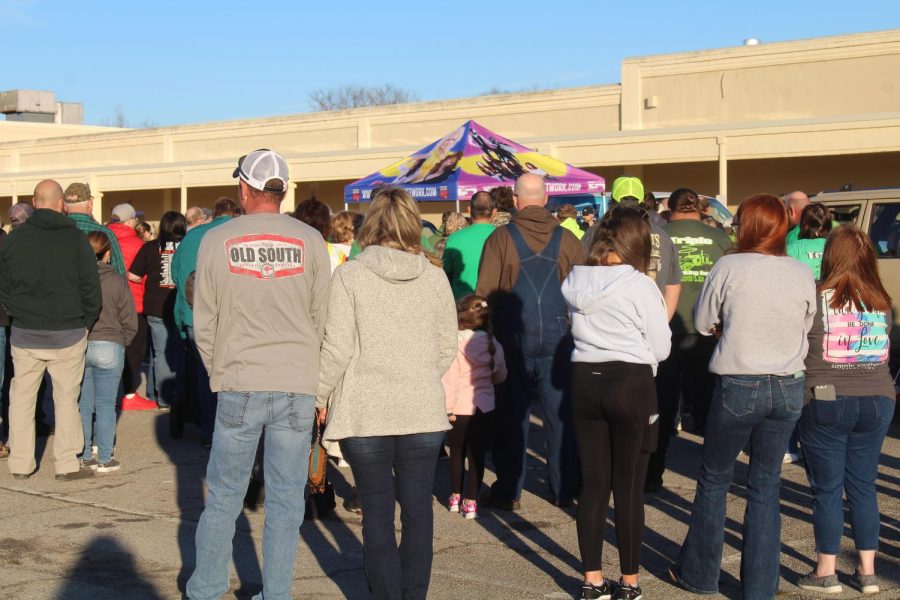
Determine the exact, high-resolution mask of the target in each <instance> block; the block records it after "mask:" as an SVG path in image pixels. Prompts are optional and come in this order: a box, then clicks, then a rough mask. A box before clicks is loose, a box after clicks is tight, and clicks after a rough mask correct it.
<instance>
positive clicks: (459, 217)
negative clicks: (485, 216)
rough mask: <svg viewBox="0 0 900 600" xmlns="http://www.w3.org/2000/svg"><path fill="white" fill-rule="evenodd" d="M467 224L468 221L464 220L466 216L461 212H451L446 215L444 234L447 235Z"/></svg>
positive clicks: (463, 227)
mask: <svg viewBox="0 0 900 600" xmlns="http://www.w3.org/2000/svg"><path fill="white" fill-rule="evenodd" d="M468 226H469V222H468V221H466V217H465V216H464V215H463V214H462V213H458V212H452V213H450V215H449V216H448V217H447V222H446V224H445V225H444V236H445V237H446V236H449V235H450V234H451V233H456V232H457V231H459V230H460V229H465V228H466V227H468Z"/></svg>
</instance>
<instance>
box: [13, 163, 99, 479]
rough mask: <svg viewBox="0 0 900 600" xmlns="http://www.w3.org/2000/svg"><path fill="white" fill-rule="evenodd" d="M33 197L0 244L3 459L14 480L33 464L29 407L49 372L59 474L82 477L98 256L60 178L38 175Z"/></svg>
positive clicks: (96, 312) (32, 409) (88, 473)
mask: <svg viewBox="0 0 900 600" xmlns="http://www.w3.org/2000/svg"><path fill="white" fill-rule="evenodd" d="M33 203H34V213H33V214H32V215H31V217H30V218H29V219H28V220H27V221H26V222H25V223H24V224H23V225H21V226H20V227H18V228H16V229H15V230H14V231H13V232H12V233H10V234H9V237H8V239H7V241H6V243H5V244H4V245H3V248H2V249H0V302H2V304H3V306H5V307H6V310H7V312H8V313H9V317H10V320H11V327H10V347H11V354H12V359H13V368H14V375H13V379H12V383H11V384H10V388H9V445H10V454H9V459H8V461H7V465H8V467H9V471H10V473H12V474H13V477H15V478H16V479H27V478H28V477H30V476H31V474H32V473H33V472H34V470H35V468H36V466H37V465H36V462H35V457H34V437H35V430H34V412H35V405H36V399H37V393H38V388H39V386H40V384H41V380H42V379H43V377H44V372H45V371H46V372H48V373H49V374H50V379H51V381H52V382H53V404H54V407H55V410H56V435H55V436H54V440H53V459H54V460H53V462H54V467H55V470H56V479H57V480H59V481H68V480H73V479H82V478H85V477H90V476H92V475H93V474H94V472H93V471H92V470H91V469H90V467H88V466H86V465H83V464H82V463H81V462H79V460H78V454H79V453H81V451H82V450H83V449H84V434H83V432H82V423H81V415H80V414H79V412H78V396H79V393H80V391H81V379H82V376H83V375H84V355H85V351H86V349H87V331H88V329H90V328H91V327H92V326H93V325H94V322H95V321H96V320H97V317H99V316H100V304H101V300H100V277H99V275H98V271H97V258H96V257H95V256H94V251H93V249H91V245H90V243H89V242H88V240H87V237H86V236H85V234H84V233H82V232H81V231H80V230H79V229H78V227H77V226H76V224H75V222H74V221H72V220H71V219H68V218H66V216H65V215H64V214H63V211H64V196H63V190H62V187H60V185H59V184H58V183H57V182H55V181H53V180H52V179H46V180H44V181H42V182H40V183H39V184H38V185H37V187H36V188H35V189H34V199H33Z"/></svg>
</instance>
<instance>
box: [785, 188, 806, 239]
mask: <svg viewBox="0 0 900 600" xmlns="http://www.w3.org/2000/svg"><path fill="white" fill-rule="evenodd" d="M784 204H785V206H786V207H787V210H788V217H789V218H790V220H791V228H790V230H789V231H788V234H787V243H788V244H790V243H791V242H796V241H797V240H798V239H800V217H801V216H802V215H803V209H804V208H806V207H807V206H809V196H807V195H806V194H805V193H804V192H801V191H799V190H798V191H796V192H791V193H790V194H788V195H787V196H785V197H784Z"/></svg>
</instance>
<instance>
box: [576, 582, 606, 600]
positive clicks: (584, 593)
mask: <svg viewBox="0 0 900 600" xmlns="http://www.w3.org/2000/svg"><path fill="white" fill-rule="evenodd" d="M612 594H613V587H612V584H611V583H610V582H609V579H604V580H603V581H602V582H601V583H600V584H595V583H590V582H589V581H585V582H584V584H583V585H582V586H581V600H612Z"/></svg>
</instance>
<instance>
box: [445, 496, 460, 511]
mask: <svg viewBox="0 0 900 600" xmlns="http://www.w3.org/2000/svg"><path fill="white" fill-rule="evenodd" d="M459 500H460V496H459V494H450V500H448V501H447V506H448V507H449V508H450V512H455V513H458V512H459Z"/></svg>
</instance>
